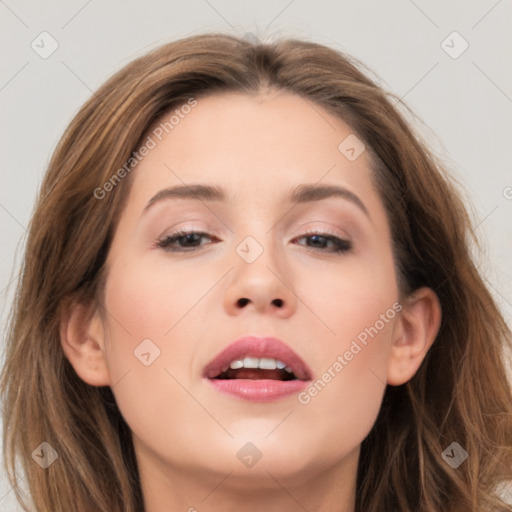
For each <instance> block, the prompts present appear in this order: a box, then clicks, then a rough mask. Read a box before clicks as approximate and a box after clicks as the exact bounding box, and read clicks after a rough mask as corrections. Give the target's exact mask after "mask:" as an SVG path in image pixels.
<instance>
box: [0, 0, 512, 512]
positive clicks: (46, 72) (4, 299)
mask: <svg viewBox="0 0 512 512" xmlns="http://www.w3.org/2000/svg"><path fill="white" fill-rule="evenodd" d="M510 20H512V3H511V2H510V1H509V0H481V1H468V0H466V1H464V2H460V1H455V0H451V1H446V0H442V1H441V0H437V1H425V0H415V1H413V0H390V1H386V2H379V1H374V2H372V1H368V0H353V1H339V0H324V1H318V0H315V1H305V0H274V1H270V0H260V1H258V2H249V1H235V0H191V1H188V2H186V1H179V2H178V1H164V0H145V1H139V2H136V1H133V0H130V1H120V0H118V1H100V0H89V1H87V0H67V1H64V0H59V1H57V0H53V1H46V2H37V1H35V0H32V1H23V0H19V1H15V0H0V39H1V43H2V46H1V48H2V57H1V59H0V102H1V108H2V115H1V118H0V123H1V129H2V137H1V165H0V173H1V174H0V227H1V229H0V246H1V252H0V302H1V318H0V319H1V322H2V323H1V325H2V340H3V339H4V338H3V337H4V332H5V324H6V318H7V313H8V310H9V307H10V305H11V301H12V297H13V292H14V289H15V286H16V282H17V275H18V271H19V268H20V267H19V266H20V262H21V257H22V251H23V241H24V236H25V235H26V227H27V225H28V222H29V219H30V216H31V213H32V210H33V206H34V200H35V196H36V191H37V189H38V186H39V185H40V183H41V180H42V176H43V174H44V172H45V168H46V165H47V163H48V160H49V157H50V155H51V153H52V151H53V149H54V148H55V145H56V143H57V141H58V139H59V137H60V136H61V134H62V133H63V130H64V128H65V127H66V125H67V124H68V123H69V122H70V121H71V119H72V117H73V115H74V114H75V113H76V111H77V109H78V108H79V107H80V106H81V104H82V103H84V102H85V100H86V99H88V98H89V96H91V94H92V93H93V91H95V90H96V89H97V88H98V87H99V86H100V85H101V84H102V83H103V82H104V81H105V80H106V79H107V78H108V77H109V76H110V75H112V74H113V73H114V72H115V71H117V70H118V69H120V68H121V67H122V66H124V65H125V64H127V63H128V62H129V61H130V60H132V59H133V58H135V57H138V56H140V55H142V54H143V53H145V52H147V51H148V50H149V49H152V48H154V47H155V46H157V45H160V44H162V43H165V42H169V41H171V40H175V39H178V38H181V37H186V36H189V35H194V34H199V33H202V32H206V31H221V32H225V33H228V34H235V35H240V36H242V35H246V34H250V33H252V34H254V35H255V36H256V37H258V38H260V39H261V40H263V41H266V40H272V39H274V38H276V37H285V36H292V37H299V38H306V39H310V40H314V41H317V42H320V43H324V44H327V45H330V46H332V47H334V48H337V49H340V50H344V51H346V52H348V53H349V54H351V55H353V56H355V57H356V58H357V59H359V60H361V61H362V62H363V63H364V64H366V65H367V66H368V67H369V68H370V69H371V70H373V72H374V75H373V76H372V78H374V79H375V80H377V81H378V82H379V83H380V84H381V85H382V86H384V87H385V88H386V89H387V90H389V91H391V92H393V93H394V94H396V95H397V96H399V97H400V98H401V99H402V101H403V102H405V103H406V104H407V105H408V106H409V107H410V108H411V109H412V110H413V111H414V112H415V113H416V115H417V116H418V118H419V119H421V120H422V122H419V121H415V123H416V125H417V127H418V128H419V129H420V130H421V132H422V134H423V136H424V137H426V138H427V140H428V141H429V143H430V144H431V146H432V147H433V148H434V150H435V152H436V153H437V154H439V155H440V156H441V157H442V159H443V161H444V162H445V163H446V165H447V166H448V167H449V168H450V169H451V172H452V174H453V175H454V176H455V177H456V178H457V180H459V182H460V183H461V184H462V186H463V188H464V192H463V193H464V194H465V197H466V199H467V202H468V204H471V208H472V210H471V211H472V216H473V221H474V224H475V226H476V232H477V234H478V237H479V239H480V241H481V244H482V251H481V252H480V253H479V254H478V259H477V261H478V265H479V267H480V268H481V271H482V273H483V275H484V276H485V278H486V280H487V282H488V284H489V286H490V287H491V290H492V292H493V294H494V296H495V297H496V299H497V301H498V303H499V305H500V307H501V309H502V311H503V314H504V315H505V317H506V319H507V321H508V322H509V324H510V323H511V314H512V279H511V271H512V268H511V246H512V244H511V240H512V229H511V219H512V215H511V214H512V173H511V163H512V152H511V151H510V148H511V142H512V115H511V114H512V66H511V65H510V63H511V62H512V58H511V57H512V30H511V27H510ZM454 32H455V33H454ZM42 33H45V34H42ZM41 41H42V42H41ZM53 48H56V49H55V50H54V51H53V53H51V55H46V54H45V52H46V53H48V52H50V50H52V49H53ZM411 121H413V120H411ZM41 341H42V342H43V341H44V340H41ZM0 363H1V360H0ZM27 456H30V454H27ZM0 510H2V511H5V512H13V511H15V510H19V508H18V507H17V505H16V501H15V500H14V493H13V492H12V491H11V489H10V486H9V485H8V483H7V481H6V480H5V478H4V477H3V473H2V470H0Z"/></svg>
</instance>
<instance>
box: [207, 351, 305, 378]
mask: <svg viewBox="0 0 512 512" xmlns="http://www.w3.org/2000/svg"><path fill="white" fill-rule="evenodd" d="M213 378H214V379H220V380H224V379H250V380H260V379H269V380H281V381H288V380H297V376H296V375H295V373H293V370H292V369H291V368H290V367H289V366H286V364H285V363H283V362H282V361H279V360H276V359H273V358H267V357H264V358H258V357H245V358H244V359H238V360H236V361H232V362H231V363H230V365H229V367H224V368H223V369H222V371H221V372H220V373H219V374H218V375H216V376H215V377H213Z"/></svg>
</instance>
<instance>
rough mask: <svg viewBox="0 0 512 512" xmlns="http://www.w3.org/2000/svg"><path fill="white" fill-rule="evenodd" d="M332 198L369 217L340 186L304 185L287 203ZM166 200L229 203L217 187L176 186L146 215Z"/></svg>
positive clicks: (153, 200) (155, 199) (154, 200)
mask: <svg viewBox="0 0 512 512" xmlns="http://www.w3.org/2000/svg"><path fill="white" fill-rule="evenodd" d="M331 197H341V198H343V199H346V200H347V201H350V202H351V203H353V204H355V205H356V206H357V207H359V209H360V210H362V211H363V212H364V213H365V214H366V215H367V216H368V217H370V214H369V213H368V210H367V208H366V206H365V205H364V203H363V202H362V201H361V199H360V198H359V197H358V196H357V195H356V194H354V192H351V191H350V190H348V189H346V188H344V187H340V186H338V185H314V184H302V185H298V186H297V187H296V188H294V189H292V190H290V192H289V194H288V196H287V197H286V198H285V201H287V202H288V203H293V204H305V203H311V202H314V201H321V200H323V199H328V198H331ZM165 199H193V200H198V201H222V202H226V201H227V194H226V192H225V191H224V189H222V188H220V187H217V186H215V185H203V184H199V183H197V184H193V185H176V186H175V187H170V188H166V189H163V190H160V191H159V192H157V193H156V194H155V195H154V196H153V197H152V198H151V199H150V200H149V201H148V203H147V204H146V206H145V207H144V210H143V213H145V212H146V211H147V210H148V209H149V208H150V207H151V206H153V205H154V204H155V203H158V202H160V201H163V200H165Z"/></svg>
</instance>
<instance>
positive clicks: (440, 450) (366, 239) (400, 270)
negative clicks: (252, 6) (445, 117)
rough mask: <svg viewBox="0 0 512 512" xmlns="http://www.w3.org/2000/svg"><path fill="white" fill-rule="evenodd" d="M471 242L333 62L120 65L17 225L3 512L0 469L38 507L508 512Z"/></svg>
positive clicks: (490, 357) (511, 437) (358, 87)
mask: <svg viewBox="0 0 512 512" xmlns="http://www.w3.org/2000/svg"><path fill="white" fill-rule="evenodd" d="M471 234H472V231H471V227H470V222H469V219H468V216H467V213H466V211H465V209H464V206H463V203H462V201H461V199H460V198H459V196H458V193H457V191H456V188H455V187H454V185H453V184H452V183H451V182H450V180H449V178H448V177H447V176H446V175H445V174H444V173H443V171H442V169H441V165H440V164H439V162H438V161H436V159H435V157H434V156H433V155H432V154H431V153H430V152H429V150H428V149H427V147H426V146H425V145H424V144H423V143H422V142H421V141H420V140H419V138H418V136H417V135H415V134H414V133H413V132H412V130H411V129H410V128H409V127H408V125H407V124H406V123H405V122H404V120H403V118H402V117H401V115H400V113H399V112H398V111H397V110H396V109H395V108H394V107H393V106H392V104H391V102H390V100H389V99H388V97H387V95H386V93H385V92H384V91H383V90H382V89H381V88H379V87H378V86H377V85H376V84H374V83H373V82H372V81H371V80H370V79H368V78H367V77H366V76H365V75H364V74H362V73H361V72H360V71H359V70H358V69H357V68H356V66H355V64H353V63H352V62H351V59H350V58H349V57H347V56H344V55H342V54H340V53H339V52H336V51H334V50H332V49H329V48H326V47H324V46H321V45H318V44H314V43H311V42H304V41H296V40H288V41H281V42H277V43H273V44H251V43H250V42H248V41H245V40H243V39H238V38H235V37H231V36H227V35H219V34H206V35H201V36H194V37H190V38H187V39H183V40H180V41H177V42H173V43H170V44H167V45H164V46H162V47H160V48H157V49H156V50H154V51H152V52H151V53H149V54H148V55H146V56H144V57H141V58H139V59H137V60H135V61H133V62H132V63H130V64H128V65H127V66H126V67H125V68H124V69H122V70H121V71H119V72H118V73H116V74H115V75H114V76H113V77H112V78H111V79H110V80H108V81H107V83H106V84H104V85H103V86H102V87H101V88H100V89H99V91H97V93H96V94H94V95H93V97H92V98H91V99H90V100H89V101H88V102H87V103H86V104H85V105H84V106H83V108H82V109H81V110H80V111H79V113H78V114H77V115H76V117H75V118H74V119H73V121H72V122H71V124H70V126H69V127H68V129H67V130H66V133H65V134H64V136H63V137H62V140H61V141H60V143H59V145H58V147H57V149H56V151H55V154H54V155H53V158H52V160H51V162H50V165H49V169H48V172H47V174H46V176H45V180H44V183H43V185H42V188H41V194H40V197H39V200H38V203H37V208H36V211H35V214H34V216H33V219H32V222H31V226H30V233H29V238H28V242H27V248H26V256H25V264H24V269H23V276H22V279H21V282H20V286H19V290H18V294H17V297H16V301H15V308H14V311H13V318H12V324H11V331H10V336H9V339H8V346H7V353H6V364H5V367H4V371H3V376H2V388H1V389H2V396H3V398H4V404H3V408H4V409H3V417H4V431H5V433H4V446H5V465H6V467H7V469H8V470H9V472H10V478H11V483H12V485H13V486H14V489H15V491H16V493H17V495H18V497H19V499H20V500H21V498H22V497H21V489H20V488H19V486H18V483H17V482H18V480H19V478H18V475H19V472H18V470H17V467H16V459H19V462H20V463H21V470H22V472H23V473H24V474H25V475H26V477H27V483H28V488H29V494H30V499H31V500H32V503H33V505H32V507H33V508H32V509H33V510H38V511H50V510H51V511H52V512H56V511H64V510H66V511H68V510H77V511H88V510H101V511H105V512H106V511H112V510H117V511H127V512H134V511H141V510H144V511H146V512H162V511H164V510H173V511H174V510H189V511H194V510H197V511H201V512H202V511H223V512H226V511H229V510H235V509H237V510H244V511H249V512H252V511H257V510H258V511H259V510H264V509H267V510H276V511H277V510H279V511H280V512H282V511H292V510H293V511H295V510H309V511H313V510H315V511H318V512H320V511H334V510H336V511H340V512H354V511H358V512H363V511H364V512H377V511H379V512H381V511H390V512H391V511H393V512H396V511H403V512H405V511H408V512H410V511H413V510H414V511H416V510H418V511H419V510H421V511H428V512H434V511H435V512H439V511H442V510H446V511H450V512H457V511H464V512H467V511H475V512H476V511H481V510H491V509H492V510H499V511H505V510H511V508H510V506H509V505H507V504H506V503H505V502H504V501H502V500H501V499H500V498H499V496H500V492H502V491H501V490H502V487H501V486H502V485H503V484H505V483H507V482H510V481H511V480H512V469H511V468H512V398H511V391H510V384H509V382H508V381H507V375H506V370H505V365H504V362H503V361H504V358H505V357H508V352H505V349H506V348H510V345H509V343H510V332H509V330H508V329H507V326H506V323H505V322H504V320H503V318H502V316H501V315H500V313H499V310H498V308H497V306H496V304H495V302H494V301H493V299H492V297H491V295H490V293H489V291H488V290H487V288H486V287H485V285H484V282H483V280H482V278H481V277H480V275H479V274H478V272H477V270H476V268H475V265H474V263H473V261H472V259H471V256H470V249H469V243H470V236H471ZM203 242H204V243H203Z"/></svg>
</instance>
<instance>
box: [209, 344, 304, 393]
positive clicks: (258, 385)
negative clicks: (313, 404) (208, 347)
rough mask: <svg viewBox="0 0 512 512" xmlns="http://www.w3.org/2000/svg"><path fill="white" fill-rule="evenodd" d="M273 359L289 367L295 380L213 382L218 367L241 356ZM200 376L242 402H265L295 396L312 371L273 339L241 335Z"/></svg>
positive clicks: (219, 380)
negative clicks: (242, 400) (241, 336)
mask: <svg viewBox="0 0 512 512" xmlns="http://www.w3.org/2000/svg"><path fill="white" fill-rule="evenodd" d="M246 356H249V357H273V358H275V359H279V360H280V361H282V362H283V363H285V364H286V365H287V366H289V367H290V368H291V369H292V371H293V373H294V374H295V376H296V377H297V380H288V381H280V380H273V379H215V378H214V377H216V376H217V375H219V374H220V373H221V371H222V368H225V367H226V366H229V364H230V363H231V361H233V360H236V359H243V358H244V357H246ZM202 375H203V377H204V378H205V379H207V380H208V382H210V383H211V384H212V385H213V386H214V387H215V388H216V389H217V390H218V391H221V392H223V393H227V394H230V395H234V396H237V397H239V398H242V399H244V400H249V401H256V402H267V401H271V400H277V399H278V398H282V397H285V396H287V395H290V394H292V393H297V392H299V391H301V390H302V389H304V388H306V387H307V386H308V383H309V381H310V380H311V376H312V372H311V370H310V368H309V367H308V366H307V365H306V363H305V362H304V361H303V360H302V359H301V358H300V357H299V356H298V355H297V354H296V353H295V352H294V351H293V350H292V349H291V348H290V347H288V345H286V344H285V343H283V342H282V341H281V340H278V339H277V338H270V337H265V338H258V337H256V336H245V337H243V338H239V339H238V340H236V341H234V342H233V343H231V344H230V345H228V346H227V347H226V348H225V349H224V350H222V351H221V352H220V353H219V354H217V356H216V357H215V358H214V359H213V360H212V361H210V362H209V363H208V364H207V365H206V366H205V368H204V370H203V374H202Z"/></svg>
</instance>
